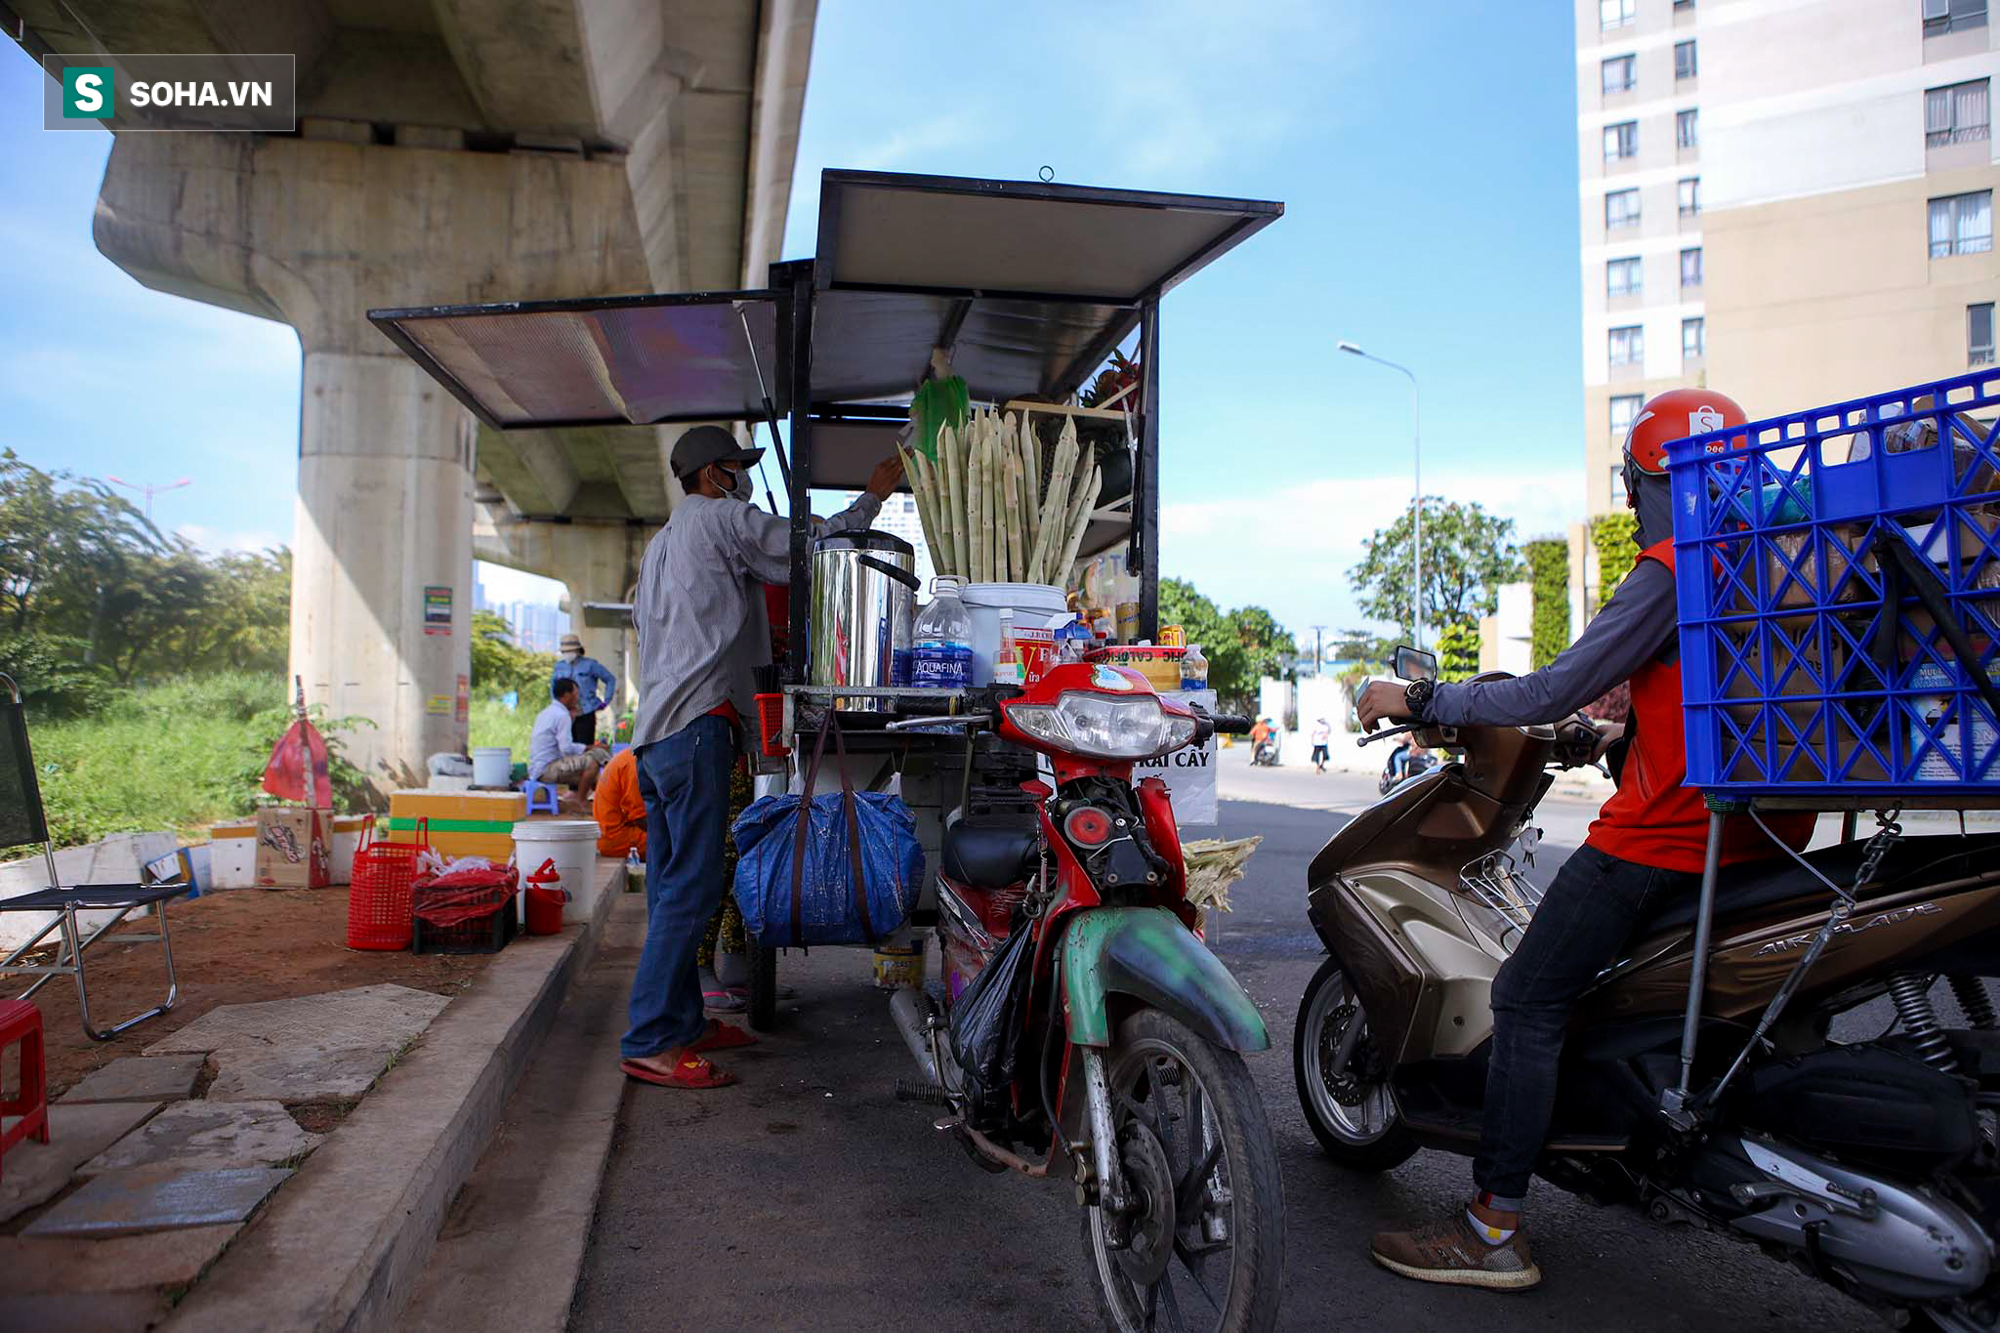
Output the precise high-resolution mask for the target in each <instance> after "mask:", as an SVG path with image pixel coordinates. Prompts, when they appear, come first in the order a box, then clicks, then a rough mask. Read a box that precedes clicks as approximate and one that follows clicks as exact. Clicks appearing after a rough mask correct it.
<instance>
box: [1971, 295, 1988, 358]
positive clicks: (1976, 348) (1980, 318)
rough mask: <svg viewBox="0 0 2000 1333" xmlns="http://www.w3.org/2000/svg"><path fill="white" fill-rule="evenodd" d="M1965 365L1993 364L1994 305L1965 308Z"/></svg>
mask: <svg viewBox="0 0 2000 1333" xmlns="http://www.w3.org/2000/svg"><path fill="white" fill-rule="evenodd" d="M1965 364H1966V365H1968V366H1990V365H1992V364H1993V303H1992V302H1991V301H1988V302H1986V303H1985V304H1983V305H1969V306H1967V307H1966V308H1965Z"/></svg>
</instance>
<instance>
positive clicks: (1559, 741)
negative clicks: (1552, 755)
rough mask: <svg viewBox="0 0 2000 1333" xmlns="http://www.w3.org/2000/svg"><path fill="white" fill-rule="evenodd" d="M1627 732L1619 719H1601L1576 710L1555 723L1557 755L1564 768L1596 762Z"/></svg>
mask: <svg viewBox="0 0 2000 1333" xmlns="http://www.w3.org/2000/svg"><path fill="white" fill-rule="evenodd" d="M1624 734H1625V728H1624V726H1623V725H1622V724H1620V723H1617V722H1598V721H1596V720H1594V719H1592V718H1588V717H1585V716H1584V715H1583V714H1582V713H1577V714H1575V715H1573V716H1571V717H1568V718H1565V719H1563V720H1562V721H1561V722H1558V723H1556V758H1557V760H1559V761H1560V762H1561V763H1562V765H1563V767H1565V768H1582V767H1585V766H1586V765H1589V764H1594V763H1596V762H1597V760H1598V759H1599V757H1601V756H1602V755H1603V754H1604V752H1605V751H1606V750H1608V749H1610V748H1611V743H1612V742H1613V741H1615V740H1617V739H1618V738H1619V737H1620V736H1622V735H1624Z"/></svg>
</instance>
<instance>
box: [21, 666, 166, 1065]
mask: <svg viewBox="0 0 2000 1333" xmlns="http://www.w3.org/2000/svg"><path fill="white" fill-rule="evenodd" d="M0 681H4V682H5V683H6V687H7V694H8V695H9V696H10V697H9V699H7V700H0V848H8V847H26V846H29V845H30V844H33V843H40V844H41V845H42V860H43V863H44V864H45V865H47V867H48V871H49V886H48V887H47V888H44V889H41V890H39V891H37V892H34V893H26V894H22V895H21V896H20V897H18V898H0V913H5V912H53V913H54V914H55V917H54V919H53V920H51V921H50V922H49V923H48V924H47V925H46V926H44V927H42V929H41V930H40V931H38V932H36V934H35V936H34V938H32V939H30V940H29V941H28V942H27V943H26V944H23V945H22V946H21V947H20V948H18V949H16V950H14V952H12V953H10V954H8V955H7V956H6V957H5V958H0V975H5V974H8V973H13V974H18V975H26V976H36V977H39V978H40V980H38V981H36V982H35V983H34V984H33V985H31V986H29V987H28V989H26V990H24V991H22V992H21V994H20V996H19V997H18V998H20V999H23V1000H25V999H27V998H28V997H29V996H31V995H33V994H34V993H35V992H36V991H38V990H40V989H41V988H42V987H44V986H46V985H48V984H49V982H51V981H53V980H55V978H57V977H60V976H68V977H73V978H75V980H76V1004H77V1008H78V1010H79V1011H81V1014H82V1017H83V1030H84V1032H85V1033H86V1034H88V1035H89V1036H90V1037H91V1038H92V1039H93V1040H96V1041H109V1040H111V1038H113V1037H115V1036H117V1035H118V1034H119V1033H121V1032H123V1031H125V1030H126V1029H127V1028H129V1027H132V1026H134V1025H136V1024H139V1023H143V1022H145V1021H146V1020H147V1019H149V1018H156V1017H158V1016H159V1015H161V1014H164V1013H166V1012H167V1010H169V1009H171V1008H173V1007H174V1001H175V1000H176V999H177V998H179V996H180V982H179V980H178V979H177V978H176V977H175V975H174V946H173V941H172V940H171V939H169V938H168V937H167V902H168V900H170V899H173V898H178V897H180V896H181V895H182V894H184V893H186V892H188V891H189V890H190V889H192V888H193V887H194V885H192V884H190V883H188V882H187V881H186V880H185V879H182V880H181V881H179V882H176V883H172V884H78V885H73V886H71V887H70V888H64V887H62V879H61V877H60V876H59V875H58V874H57V872H56V857H55V849H54V848H53V847H51V846H50V845H49V827H48V820H47V818H46V816H45V815H44V814H43V811H42V792H41V787H40V785H39V784H38V783H37V782H36V781H35V759H34V755H33V754H32V753H30V751H29V749H28V722H27V714H26V712H25V711H24V710H23V708H22V707H21V687H20V686H18V685H16V684H15V683H14V681H13V679H12V678H11V677H9V676H7V675H5V674H0ZM142 907H154V908H155V914H156V915H157V917H158V919H159V923H160V929H159V933H158V934H148V935H120V936H118V937H117V942H118V943H120V944H149V943H155V942H157V943H158V944H159V946H160V952H161V953H162V954H164V955H165V956H166V962H167V998H166V999H165V1000H164V1001H163V1002H161V1003H160V1004H157V1005H155V1006H154V1007H152V1008H151V1009H148V1010H146V1011H145V1012H144V1013H142V1014H136V1015H134V1016H133V1017H131V1018H128V1019H126V1020H125V1021H124V1022H122V1023H118V1024H116V1025H115V1026H112V1027H108V1028H104V1029H102V1030H99V1029H98V1028H96V1027H93V1026H92V1025H91V1019H90V986H89V979H88V978H87V977H86V976H85V975H84V962H83V957H84V951H85V950H87V949H89V948H90V946H91V945H93V944H95V943H96V942H97V941H98V940H99V939H100V938H102V936H103V935H104V933H105V932H106V931H108V930H110V929H111V928H112V927H113V926H115V925H117V924H118V923H119V922H121V921H123V920H124V919H125V918H126V916H128V915H129V914H130V913H132V912H135V911H137V910H138V909H139V908H142ZM89 911H112V912H115V913H116V914H117V915H115V916H113V917H112V918H111V919H110V920H109V921H106V922H105V923H104V924H103V925H101V926H99V927H97V929H95V930H93V931H91V932H90V933H89V934H88V935H84V934H83V933H82V932H81V931H80V929H79V928H78V922H77V919H76V916H77V913H78V912H89ZM50 931H60V932H61V935H60V937H59V939H58V941H57V946H56V960H55V962H53V963H24V962H22V961H21V959H22V958H24V957H26V956H27V955H28V953H29V952H30V951H32V950H33V949H35V948H36V947H37V946H39V945H40V944H41V942H42V941H43V940H44V939H46V938H47V937H48V934H49V932H50Z"/></svg>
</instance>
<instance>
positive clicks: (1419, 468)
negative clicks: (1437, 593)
mask: <svg viewBox="0 0 2000 1333" xmlns="http://www.w3.org/2000/svg"><path fill="white" fill-rule="evenodd" d="M1339 346H1340V350H1341V351H1343V352H1347V353H1349V354H1351V355H1353V356H1358V357H1360V358H1361V359H1362V360H1363V361H1373V362H1374V363H1375V364H1376V365H1378V366H1387V367H1388V368H1389V369H1391V370H1393V371H1395V372H1397V373H1398V374H1400V375H1402V376H1403V377H1404V378H1405V379H1407V380H1409V381H1410V455H1411V458H1412V460H1413V465H1414V467H1415V472H1416V498H1415V500H1414V501H1413V502H1412V504H1411V506H1410V524H1411V528H1410V632H1411V633H1412V634H1413V635H1415V636H1416V640H1417V643H1416V646H1417V647H1418V648H1422V647H1423V646H1424V448H1423V427H1422V424H1421V418H1420V416H1419V413H1418V410H1417V376H1416V372H1414V371H1412V370H1411V369H1410V368H1409V367H1408V366H1399V365H1397V364H1396V363H1395V362H1394V361H1385V360H1383V359H1382V358H1381V357H1379V356H1371V355H1369V354H1368V353H1367V352H1364V351H1362V350H1361V348H1360V347H1359V346H1358V345H1356V344H1354V343H1351V342H1348V341H1347V340H1346V339H1344V338H1343V339H1341V341H1340V344H1339Z"/></svg>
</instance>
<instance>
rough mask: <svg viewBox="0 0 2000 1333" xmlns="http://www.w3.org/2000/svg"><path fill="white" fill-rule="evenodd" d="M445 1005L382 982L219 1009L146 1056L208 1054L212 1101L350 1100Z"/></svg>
mask: <svg viewBox="0 0 2000 1333" xmlns="http://www.w3.org/2000/svg"><path fill="white" fill-rule="evenodd" d="M450 1003H451V999H450V997H449V996H445V995H435V994H433V993H431V992H430V991H422V990H416V989H414V988H412V987H409V986H396V985H386V984H385V985H380V986H359V987H356V988H354V989H352V990H342V991H328V992H325V993H323V994H319V995H301V996H296V997H294V998H291V999H285V1000H265V1001H263V1002H261V1003H259V1004H225V1005H219V1006H217V1007H216V1008H214V1009H211V1010H209V1011H208V1012H207V1013H205V1014H203V1015H202V1016H201V1017H200V1018H198V1019H196V1020H195V1021H194V1022H192V1023H190V1024H188V1025H187V1026H186V1027H184V1028H182V1029H181V1030H180V1031H178V1032H174V1033H170V1034H169V1035H167V1036H165V1037H162V1038H161V1039H160V1040H159V1041H156V1042H154V1043H153V1044H152V1045H151V1046H148V1047H147V1048H146V1052H147V1054H149V1055H158V1054H165V1053H168V1052H190V1053H200V1054H203V1055H207V1056H209V1057H211V1058H212V1059H213V1060H214V1061H215V1063H216V1068H217V1070H218V1073H217V1075H216V1079H215V1082H214V1084H213V1085H211V1086H210V1088H209V1090H208V1098H209V1100H211V1101H282V1102H285V1103H287V1104H292V1105H296V1104H298V1103H300V1102H313V1101H328V1100H340V1099H352V1098H355V1097H359V1096H361V1095H362V1094H363V1093H365V1092H367V1091H368V1089H369V1088H370V1087H371V1086H372V1085H373V1084H374V1082H375V1080H376V1079H377V1078H379V1077H380V1076H381V1074H382V1071H383V1070H384V1069H386V1068H387V1067H388V1065H389V1061H390V1060H391V1059H393V1058H394V1057H395V1056H396V1054H397V1053H398V1052H400V1051H402V1050H403V1049H404V1048H405V1047H407V1046H408V1045H409V1044H410V1043H411V1042H412V1041H414V1040H416V1038H417V1037H419V1036H421V1035H422V1034H423V1031H424V1029H425V1028H427V1027H429V1026H430V1023H431V1020H432V1019H434V1018H436V1017H437V1016H438V1014H439V1013H440V1012H441V1011H442V1010H443V1009H444V1007H445V1006H446V1005H447V1004H450Z"/></svg>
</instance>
